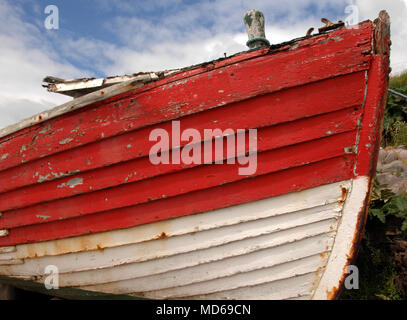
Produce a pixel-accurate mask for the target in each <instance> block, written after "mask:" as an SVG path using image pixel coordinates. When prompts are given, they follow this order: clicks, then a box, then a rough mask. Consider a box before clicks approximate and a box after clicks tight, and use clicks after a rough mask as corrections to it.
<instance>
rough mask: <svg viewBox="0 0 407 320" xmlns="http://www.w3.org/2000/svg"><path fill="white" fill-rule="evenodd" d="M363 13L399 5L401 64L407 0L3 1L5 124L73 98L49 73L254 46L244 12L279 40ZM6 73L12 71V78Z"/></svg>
mask: <svg viewBox="0 0 407 320" xmlns="http://www.w3.org/2000/svg"><path fill="white" fill-rule="evenodd" d="M350 3H353V4H354V5H356V7H357V8H358V11H359V20H360V21H362V20H365V19H371V20H373V19H374V18H376V17H377V15H378V12H379V11H380V10H381V9H386V10H388V11H389V13H390V15H391V18H392V22H393V25H392V27H393V29H392V30H393V34H392V40H393V52H392V67H393V69H394V70H395V71H396V72H399V71H402V70H404V69H407V58H404V56H405V54H404V53H405V52H406V51H407V50H405V49H407V48H406V39H407V35H406V30H407V5H406V4H407V0H391V1H386V0H354V1H351V0H329V1H328V0H218V1H209V0H207V1H187V0H185V1H182V0H169V1H162V0H150V1H136V0H115V1H113V0H81V1H80V0H52V1H51V0H32V1H29V0H0V77H1V78H2V79H3V81H4V83H3V85H2V86H0V109H1V111H2V116H1V117H0V127H4V126H6V125H9V124H12V123H14V122H16V121H19V120H22V119H23V118H26V117H29V116H31V115H33V114H36V113H38V112H41V111H43V110H46V109H48V108H50V107H53V106H55V105H58V104H61V103H64V102H66V101H68V100H69V98H67V97H64V96H61V95H57V94H51V93H48V92H47V91H46V90H45V89H44V88H42V87H41V83H42V79H43V78H44V76H46V75H53V76H57V77H60V78H64V79H71V78H79V77H105V76H111V75H122V74H131V73H136V72H140V71H158V70H164V69H171V68H177V67H184V66H188V65H192V64H196V63H200V62H203V61H208V60H211V59H216V58H219V57H221V56H223V55H224V53H227V54H228V55H231V54H234V53H237V52H239V51H243V50H246V49H247V48H246V46H245V42H246V40H247V36H246V33H245V29H244V25H243V19H242V17H243V15H244V13H245V12H246V11H247V10H249V9H253V8H256V9H259V10H261V11H262V12H263V13H264V15H265V17H266V35H267V38H268V39H269V40H270V42H271V43H279V42H282V41H287V40H291V39H292V38H295V37H299V36H304V35H305V33H306V31H307V30H308V28H310V27H314V28H315V29H317V28H318V27H320V26H321V25H322V23H321V22H320V19H321V18H322V17H326V18H329V19H330V20H332V21H337V20H339V19H342V20H345V18H346V16H347V14H346V13H345V8H346V7H347V6H348V5H349V4H350ZM48 5H56V6H57V7H58V9H59V29H57V30H47V29H46V28H45V26H44V20H45V19H46V17H47V14H46V13H44V9H45V8H46V7H47V6H48ZM4 79H7V81H5V80H4Z"/></svg>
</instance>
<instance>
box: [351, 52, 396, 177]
mask: <svg viewBox="0 0 407 320" xmlns="http://www.w3.org/2000/svg"><path fill="white" fill-rule="evenodd" d="M388 73H389V62H388V57H387V56H383V55H378V56H375V58H374V59H373V62H372V67H371V69H370V70H369V74H368V89H367V96H366V103H365V108H364V109H365V112H364V115H363V120H362V127H361V129H360V141H359V146H358V160H357V163H356V168H355V173H356V175H359V176H369V177H374V176H375V174H376V165H377V159H378V153H379V148H380V139H381V133H382V128H383V118H384V109H385V105H386V97H387V87H388Z"/></svg>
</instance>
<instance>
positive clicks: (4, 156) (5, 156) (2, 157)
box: [0, 153, 9, 160]
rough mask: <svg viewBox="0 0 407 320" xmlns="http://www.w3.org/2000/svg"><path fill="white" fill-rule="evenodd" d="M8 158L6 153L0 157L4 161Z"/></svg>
mask: <svg viewBox="0 0 407 320" xmlns="http://www.w3.org/2000/svg"><path fill="white" fill-rule="evenodd" d="M8 156H9V154H8V153H5V154H3V155H2V156H1V158H0V159H1V160H5V159H6V158H7V157H8Z"/></svg>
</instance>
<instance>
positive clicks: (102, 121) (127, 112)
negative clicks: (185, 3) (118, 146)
mask: <svg viewBox="0 0 407 320" xmlns="http://www.w3.org/2000/svg"><path fill="white" fill-rule="evenodd" d="M371 32H372V27H371V24H366V25H362V26H361V27H360V28H359V29H358V30H357V31H350V32H344V31H343V30H342V31H341V30H339V31H337V33H336V34H335V32H332V33H330V34H327V35H322V36H319V37H316V38H312V39H307V40H303V42H301V43H300V44H298V47H297V48H296V49H295V50H291V51H290V50H289V51H284V52H277V53H275V54H273V55H271V56H269V55H265V56H261V57H257V58H256V59H251V60H245V61H241V62H239V63H235V64H231V65H228V66H226V67H224V68H215V69H213V70H210V71H207V70H208V69H206V71H207V72H206V73H200V74H197V75H194V76H191V77H189V78H185V79H183V80H180V81H176V82H172V83H167V84H163V85H161V86H159V87H155V88H153V89H152V90H147V91H146V88H142V89H140V90H139V91H137V90H136V91H131V92H128V93H126V95H125V98H121V97H116V98H115V99H112V100H113V101H110V100H109V99H107V100H105V101H104V102H103V104H102V103H101V102H98V103H94V104H91V105H89V107H87V108H84V109H81V110H80V113H78V112H75V113H68V114H66V115H64V116H62V117H59V118H57V119H55V120H51V121H49V122H47V123H44V125H43V126H42V127H41V129H39V128H37V130H34V132H30V134H28V135H27V134H22V135H19V136H16V137H15V138H13V139H9V140H5V141H4V142H3V143H1V144H0V159H2V160H0V170H5V169H7V168H10V167H13V166H16V165H19V164H21V163H23V162H27V161H30V160H33V159H35V158H38V157H44V156H46V155H49V154H52V153H55V152H61V151H64V150H68V149H71V148H73V147H77V146H80V145H84V144H87V143H90V142H93V141H97V140H100V139H101V138H102V136H104V137H105V138H107V137H110V136H114V135H117V134H121V133H123V132H126V131H130V130H135V129H138V128H140V127H144V126H147V125H152V124H155V123H159V122H162V121H165V120H169V119H175V118H178V117H181V116H185V115H188V114H193V113H197V112H201V111H203V110H208V109H211V108H215V107H218V106H222V105H226V104H228V103H233V102H237V101H240V100H244V99H248V98H251V97H254V96H257V95H263V94H266V93H270V92H274V91H278V90H282V89H285V88H290V87H294V86H298V85H304V84H306V83H310V82H315V81H319V80H323V79H327V78H332V77H335V76H340V75H344V74H349V73H352V72H357V71H361V70H366V69H367V68H368V67H369V61H370V55H366V54H364V53H366V52H368V51H369V50H370V41H369V40H370V38H371ZM356 33H358V34H360V35H358V36H357V37H356V36H355V35H356ZM333 52H335V54H332V53H333ZM202 69H204V68H202ZM201 71H202V70H201ZM250 74H255V75H256V77H250V76H249V78H250V80H251V81H247V79H248V75H250ZM208 79H211V81H210V82H209V83H208V81H207V80H208ZM108 89H110V88H107V89H106V90H108ZM101 92H102V91H101ZM101 92H100V93H99V94H101ZM163 93H165V94H163ZM92 94H93V93H92ZM95 94H96V93H95ZM104 94H105V93H104V92H103V95H104ZM85 97H87V96H84V97H81V98H79V99H82V98H85ZM38 129H39V130H38ZM61 142H63V143H61ZM23 146H24V147H23ZM6 154H8V155H7V156H5V155H6Z"/></svg>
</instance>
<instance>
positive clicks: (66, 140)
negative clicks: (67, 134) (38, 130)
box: [58, 138, 73, 144]
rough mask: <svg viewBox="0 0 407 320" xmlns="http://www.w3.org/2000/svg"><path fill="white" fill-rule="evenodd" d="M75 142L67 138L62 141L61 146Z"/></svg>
mask: <svg viewBox="0 0 407 320" xmlns="http://www.w3.org/2000/svg"><path fill="white" fill-rule="evenodd" d="M71 141H73V139H72V138H66V139H62V140H61V141H59V142H58V143H59V144H67V143H69V142H71Z"/></svg>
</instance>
